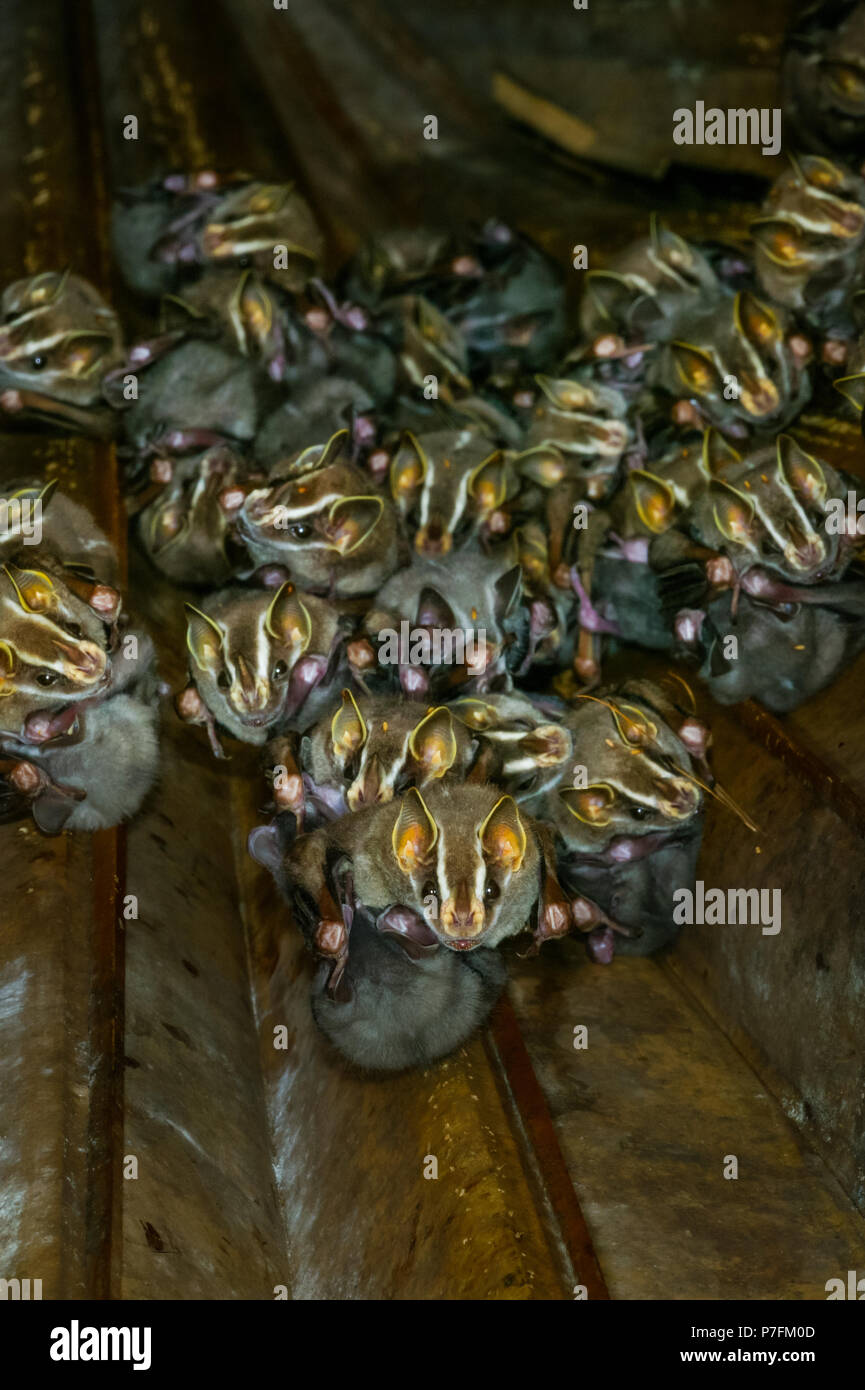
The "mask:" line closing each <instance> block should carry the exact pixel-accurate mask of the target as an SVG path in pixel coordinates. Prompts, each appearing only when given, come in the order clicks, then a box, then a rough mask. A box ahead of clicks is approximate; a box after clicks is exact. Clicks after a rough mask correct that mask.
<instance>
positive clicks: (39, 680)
mask: <svg viewBox="0 0 865 1390" xmlns="http://www.w3.org/2000/svg"><path fill="white" fill-rule="evenodd" d="M59 679H60V675H59V673H58V672H57V671H37V672H36V684H37V685H43V686H47V685H56V683H57V681H59Z"/></svg>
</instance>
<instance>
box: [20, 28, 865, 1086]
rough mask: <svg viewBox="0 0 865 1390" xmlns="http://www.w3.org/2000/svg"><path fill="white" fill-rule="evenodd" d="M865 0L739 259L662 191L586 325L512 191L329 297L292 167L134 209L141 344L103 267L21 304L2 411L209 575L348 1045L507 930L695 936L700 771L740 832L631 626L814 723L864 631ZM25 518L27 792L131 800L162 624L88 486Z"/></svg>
mask: <svg viewBox="0 0 865 1390" xmlns="http://www.w3.org/2000/svg"><path fill="white" fill-rule="evenodd" d="M842 8H843V7H842ZM849 8H850V7H847V9H848V10H849ZM862 9H863V7H861V6H860V7H855V8H854V11H853V12H852V13H853V19H855V17H856V15H859V20H857V21H856V23H854V22H853V19H850V20H849V21H845V24H844V25H842V26H841V27H840V28H838V29H837V30H836V29H834V28H833V29H832V31H831V32H826V31H824V30H822V29H821V28H820V25H819V23H818V22H817V21H812V20H808V21H807V22H806V23H804V24H803V26H802V28H801V30H800V32H799V33H798V34H797V35H796V36H795V41H794V43H793V45H792V47H791V50H790V54H789V57H788V64H787V69H786V81H787V84H788V90H789V94H790V95H791V100H792V102H793V104H794V110H795V113H796V116H797V119H798V135H797V138H798V141H799V145H798V148H799V149H800V150H802V151H803V152H802V153H800V154H798V155H796V156H795V157H793V156H791V157H790V165H791V167H790V168H789V169H788V170H787V171H786V172H785V173H783V174H782V175H781V176H780V177H779V178H777V179H776V181H775V183H774V184H773V185H772V187H771V188H770V190H769V193H768V196H767V198H766V202H765V206H764V208H763V210H762V212H761V214H760V215H759V217H758V218H757V219H756V221H755V222H754V223H753V226H752V229H751V239H750V242H749V244H748V246H747V248H741V247H728V246H724V245H720V244H711V245H696V244H690V243H689V242H687V241H686V240H684V239H683V238H682V237H681V236H679V235H677V234H676V233H675V232H673V231H672V230H670V228H668V227H666V226H665V225H663V224H662V223H661V222H660V221H658V220H657V219H653V221H652V224H651V226H650V227H649V229H648V234H647V235H646V236H645V237H644V238H643V239H641V240H639V241H636V242H634V243H632V244H631V245H630V246H628V247H627V248H626V249H625V250H624V251H623V252H622V253H621V254H620V255H618V256H617V257H615V258H614V259H613V260H611V261H610V262H609V263H608V264H606V265H605V267H604V268H603V269H590V270H589V271H588V272H587V274H586V275H585V283H584V293H583V296H582V302H581V308H580V312H579V320H578V323H577V324H574V323H571V322H569V321H568V317H567V315H566V312H565V293H564V276H563V274H562V273H561V272H560V269H559V268H558V267H557V266H556V265H554V264H553V263H552V262H551V261H550V259H549V258H548V257H547V256H546V255H545V254H543V253H542V252H541V251H540V250H539V249H538V247H537V246H535V245H534V244H533V243H532V242H531V241H530V240H529V239H528V238H526V237H525V236H523V235H521V234H520V233H518V232H516V231H514V230H512V229H511V228H509V227H507V226H505V225H503V224H502V223H500V222H498V221H494V220H491V221H488V222H486V223H485V224H484V225H482V226H480V227H477V228H474V229H472V230H470V231H468V232H466V233H465V234H459V233H452V232H438V231H436V230H430V229H420V230H418V229H414V230H396V231H393V232H390V233H388V234H387V235H384V236H382V237H380V238H378V239H377V240H375V241H373V242H372V243H371V244H368V245H366V246H364V247H363V248H362V249H361V250H360V251H359V252H358V254H357V255H356V256H355V258H354V259H353V260H352V261H351V263H350V264H348V265H347V266H346V267H344V269H343V270H342V272H341V273H340V275H339V276H338V277H337V278H336V280H335V281H334V282H333V283H331V284H326V283H325V282H324V281H323V280H322V279H321V278H320V276H319V266H320V262H321V258H322V252H323V245H322V238H321V236H320V234H319V231H318V229H317V227H316V224H315V221H314V219H313V216H312V213H311V211H310V209H309V207H308V206H307V204H306V202H305V201H304V200H303V198H302V197H301V196H300V195H299V194H298V193H297V191H296V190H295V189H294V188H293V187H291V186H290V185H284V186H283V185H280V186H275V185H271V184H265V183H262V182H259V181H256V180H255V179H252V178H250V177H248V176H236V177H235V176H224V175H217V174H216V173H214V172H211V171H202V172H198V173H190V174H179V173H177V174H170V175H169V176H167V177H165V178H163V179H161V180H160V181H157V182H155V183H154V184H152V185H151V186H148V187H143V188H138V189H134V190H128V191H126V192H124V193H123V194H122V195H120V196H119V197H118V201H117V205H116V209H115V219H114V229H113V239H114V247H115V254H116V258H117V262H118V264H119V267H120V270H121V272H122V274H123V276H124V278H125V279H126V281H127V282H128V284H129V286H130V287H131V288H132V289H133V290H134V291H136V292H138V293H139V294H140V295H142V296H143V297H145V299H148V300H149V301H150V302H151V303H152V304H153V306H154V313H155V314H157V313H158V321H155V323H154V331H153V334H152V336H151V337H149V338H148V339H147V340H146V341H141V342H137V343H135V344H133V345H131V346H128V345H127V344H126V343H125V342H124V339H123V335H122V333H121V328H120V325H119V322H118V319H117V317H116V316H115V314H114V313H113V311H112V309H111V308H110V307H109V305H108V304H106V303H105V301H104V299H103V298H102V296H101V295H100V294H99V293H98V292H97V291H96V290H95V289H94V288H93V287H92V286H91V285H89V284H87V283H86V282H85V281H83V280H81V279H80V278H78V277H77V276H76V275H75V274H74V273H68V272H64V273H59V272H54V271H46V272H45V273H43V274H39V275H36V276H35V277H32V278H30V279H26V280H20V281H18V282H16V283H14V284H12V285H10V286H9V287H8V288H7V289H6V290H5V292H4V294H3V297H2V316H3V324H2V328H0V417H5V419H6V420H7V421H8V422H10V423H18V422H22V421H23V422H26V423H29V424H31V425H35V426H41V427H45V426H50V427H52V428H53V429H54V430H55V431H61V432H65V433H75V432H78V433H85V434H89V435H92V436H96V437H102V438H108V437H112V436H116V437H117V439H118V451H119V455H120V457H121V459H122V463H123V469H124V476H125V480H126V487H127V491H128V497H129V506H130V511H131V512H132V513H133V515H134V518H135V520H134V525H135V530H136V533H137V539H138V542H139V543H140V545H141V546H142V547H143V549H144V551H145V552H146V553H147V555H148V556H149V558H150V560H151V561H152V563H153V565H154V566H156V568H157V569H158V570H160V571H162V573H163V574H164V575H166V576H167V577H168V578H169V579H170V580H171V581H173V582H175V583H177V584H179V585H183V586H186V587H188V586H194V588H195V590H196V594H195V598H194V602H190V603H187V605H186V613H187V619H188V626H187V645H188V655H189V682H188V684H187V685H186V686H185V688H184V689H182V690H181V691H179V692H177V694H176V701H175V702H176V709H177V712H178V714H179V715H180V717H181V718H182V719H183V720H185V721H187V722H188V723H190V724H197V725H200V726H201V727H202V729H203V730H204V731H205V732H206V736H207V738H208V739H209V742H210V745H211V747H212V749H213V752H214V754H215V755H216V756H217V757H221V756H223V745H222V740H223V739H226V738H229V739H237V740H241V741H243V742H246V743H250V744H254V745H256V746H258V747H259V748H260V749H261V757H262V768H263V773H262V776H263V777H264V776H265V775H266V776H267V777H268V779H269V783H270V791H269V793H268V794H269V796H270V798H271V812H272V813H271V817H270V820H269V823H267V824H265V825H262V826H259V827H258V828H257V829H255V830H254V831H253V832H252V834H251V835H250V839H249V849H250V852H251V853H252V855H253V856H254V857H255V859H256V860H257V861H258V862H259V863H261V864H262V865H264V866H266V867H267V869H268V870H269V871H270V872H271V873H272V875H273V877H274V879H275V882H276V884H277V886H278V888H279V889H280V891H281V893H282V894H283V895H284V897H285V899H286V901H287V903H288V904H289V905H290V908H291V920H292V921H293V923H294V925H295V926H296V927H298V928H299V929H300V930H301V931H302V932H303V935H304V937H305V939H306V942H307V944H308V946H309V948H310V951H311V952H312V953H313V954H314V956H315V958H316V961H317V975H316V978H315V982H314V985H313V992H312V1009H313V1014H314V1017H315V1019H316V1022H317V1023H318V1025H319V1026H320V1027H321V1029H322V1030H323V1031H324V1033H325V1034H326V1035H327V1037H328V1038H329V1039H330V1040H331V1042H332V1043H333V1044H334V1045H335V1046H336V1048H338V1049H339V1050H340V1051H341V1052H342V1053H343V1055H344V1056H345V1057H346V1058H348V1059H349V1060H351V1061H352V1062H354V1063H356V1064H358V1065H361V1066H363V1067H367V1068H372V1069H397V1068H403V1067H407V1066H412V1065H422V1064H425V1063H428V1062H430V1061H432V1060H434V1059H435V1058H437V1057H440V1056H442V1055H444V1054H446V1053H447V1052H449V1051H450V1050H452V1049H453V1048H454V1047H456V1046H458V1045H459V1044H460V1043H461V1042H462V1041H463V1040H464V1039H465V1038H466V1037H467V1036H468V1035H469V1034H470V1033H471V1031H472V1030H473V1029H474V1028H475V1027H476V1026H477V1025H478V1024H479V1023H481V1022H482V1021H483V1020H484V1018H485V1017H486V1016H487V1014H488V1013H489V1010H490V1009H491V1007H492V1005H493V1003H494V1001H495V1000H496V998H497V996H498V994H499V992H500V991H501V989H502V987H503V984H504V979H505V969H504V965H503V963H502V958H501V956H500V955H499V954H498V953H497V949H496V948H497V947H498V946H499V945H500V944H501V943H502V942H504V941H505V940H506V939H507V938H510V937H516V936H518V935H520V934H521V933H527V935H526V938H525V940H526V942H527V943H528V950H529V952H530V953H535V952H537V951H538V950H539V949H540V947H541V946H542V945H543V943H544V942H545V941H547V940H548V939H551V938H558V937H562V936H563V935H565V934H567V933H569V932H572V933H580V934H582V936H583V938H584V940H585V943H586V947H587V950H588V952H589V955H590V956H591V957H592V958H593V959H594V960H595V961H598V962H608V961H610V960H611V959H612V957H613V954H614V952H616V951H619V952H624V953H626V954H627V953H629V952H630V953H648V952H652V951H655V950H657V949H659V948H661V947H663V946H665V945H666V944H668V943H669V942H670V941H671V940H672V939H673V938H674V936H675V933H676V932H677V931H678V930H679V928H678V927H677V926H676V924H675V922H674V919H673V891H674V889H675V888H676V887H679V886H681V885H683V884H686V885H687V884H691V883H692V882H693V880H694V875H695V869H696V859H697V852H698V849H699V844H700V836H701V829H702V819H703V812H704V806H705V800H706V797H707V796H709V795H712V796H715V797H716V798H718V799H719V800H720V801H721V802H722V803H724V804H725V805H727V806H728V808H729V809H730V810H732V811H734V812H737V813H738V814H740V815H741V816H742V818H743V819H744V820H745V822H746V824H750V822H749V821H748V819H747V817H746V816H745V814H744V812H739V809H738V808H737V807H735V805H734V804H733V803H732V801H731V799H730V798H729V797H728V796H727V794H726V793H725V792H724V791H723V789H722V788H721V787H719V786H718V785H716V783H715V781H714V779H713V775H712V772H711V769H710V767H709V763H708V748H709V744H710V734H709V730H708V728H707V727H706V726H705V724H704V723H703V722H702V721H701V720H700V719H699V718H697V717H696V714H695V712H694V710H695V706H694V703H693V698H692V696H691V692H690V687H689V685H688V683H687V681H686V680H685V679H684V678H683V677H679V676H676V675H675V674H671V675H670V677H669V678H668V679H667V680H666V681H665V683H664V685H663V687H661V686H658V685H655V684H653V683H650V682H649V681H646V680H644V679H639V678H636V677H634V676H631V677H630V678H626V679H624V680H620V681H619V682H618V683H617V684H614V685H611V684H610V683H609V681H608V680H606V679H605V676H604V667H605V663H606V661H607V657H608V655H609V653H610V651H611V650H612V649H614V648H616V649H622V648H623V649H625V650H627V649H630V648H633V647H643V648H651V649H654V650H656V651H659V652H662V653H666V654H667V656H668V658H669V659H670V662H671V663H672V664H673V665H675V663H676V662H679V663H683V668H682V669H685V668H686V667H690V669H691V671H693V672H695V673H697V675H698V678H699V679H700V680H702V682H703V683H704V684H705V685H706V686H707V687H708V689H709V691H710V692H711V694H712V695H713V696H714V698H715V699H716V700H718V701H720V702H722V703H732V702H736V701H741V700H745V699H747V698H750V697H756V698H757V699H759V700H760V701H761V702H762V703H763V704H764V705H766V706H767V707H768V708H769V709H771V710H774V711H776V712H782V713H783V712H786V711H789V710H792V709H794V708H795V707H796V706H797V705H799V704H800V703H801V702H802V701H803V700H806V699H808V698H809V697H810V696H812V695H813V694H814V693H815V692H816V691H818V690H820V689H821V688H823V687H824V686H826V685H827V684H828V683H829V682H830V681H831V680H832V679H833V678H834V677H835V676H836V675H837V673H838V672H839V671H840V670H841V669H842V668H843V667H844V666H845V665H846V664H847V663H849V662H850V661H851V659H852V658H853V657H854V656H855V655H856V654H857V653H858V652H859V651H860V650H861V649H862V647H863V646H865V573H863V565H862V558H863V555H862V544H863V543H862V540H861V533H860V531H859V529H858V525H857V520H856V509H855V507H854V508H853V510H852V513H851V511H850V509H849V506H848V494H849V493H850V492H853V493H855V482H854V480H853V479H851V478H849V477H846V476H845V475H843V474H842V473H840V472H839V471H838V470H837V469H836V468H835V467H833V466H832V465H831V464H830V463H829V462H828V461H827V460H826V459H822V458H819V457H815V456H813V455H812V454H811V453H809V452H808V451H807V450H806V449H805V448H804V447H803V445H802V444H801V443H800V442H799V441H798V439H797V417H798V416H799V415H800V413H801V411H802V409H803V407H805V406H806V404H807V403H808V401H809V400H810V399H811V397H812V394H813V393H814V391H815V390H817V389H824V390H825V389H826V388H828V387H829V386H830V385H834V387H835V388H837V397H836V399H837V408H838V411H839V413H844V412H846V413H848V414H849V412H850V411H851V409H859V410H861V408H862V406H863V404H865V336H863V337H861V338H860V337H859V330H860V328H862V327H865V317H863V307H865V180H863V177H862V176H861V174H860V173H859V172H858V171H857V170H856V169H855V168H854V167H853V166H852V164H848V163H847V162H846V160H847V159H848V158H849V157H850V154H849V152H850V150H851V149H853V148H856V146H857V142H858V144H859V146H860V147H861V144H862V135H863V127H865V19H862V18H861V15H862ZM857 24H858V27H857ZM839 44H840V45H841V48H840V49H839ZM808 150H810V151H811V152H810V153H809V152H805V151H808ZM157 306H158V307H157ZM0 512H2V517H0V519H2V521H3V525H2V527H0V807H2V815H3V817H4V818H5V819H7V820H8V819H14V818H17V817H20V816H21V815H24V814H32V816H33V818H34V820H35V822H36V824H37V825H38V826H39V828H40V829H41V830H42V831H44V832H45V833H48V834H56V833H59V832H60V831H62V830H92V829H97V828H100V827H105V826H110V825H114V824H117V823H118V822H119V821H120V820H122V819H124V818H126V817H129V816H131V815H133V814H134V813H135V812H136V810H137V809H138V807H139V806H140V804H141V802H142V800H143V798H144V797H145V795H146V793H147V792H148V790H149V789H150V787H151V786H152V784H153V782H154V780H155V778H156V775H157V770H158V743H157V731H156V730H157V722H158V721H157V706H158V692H159V687H158V683H157V678H156V669H155V656H154V649H153V646H152V643H151V641H150V639H149V638H148V637H147V635H146V634H145V633H143V632H140V631H136V630H135V628H134V626H133V625H131V624H130V622H129V620H128V618H127V616H126V614H125V612H124V609H123V603H122V598H121V595H120V593H119V591H118V589H117V587H116V582H117V573H116V562H115V557H114V555H113V554H112V551H111V547H110V545H109V543H108V541H107V540H106V538H105V536H104V535H102V533H101V532H100V531H99V529H98V528H97V527H96V526H95V524H94V522H93V520H92V519H91V517H90V516H89V515H88V514H87V513H86V511H85V510H84V509H83V508H82V507H81V506H79V505H78V504H77V503H75V502H73V501H72V500H71V499H70V498H69V497H67V496H64V495H62V494H60V493H57V492H56V491H52V488H51V486H50V485H49V486H45V485H44V484H43V483H39V482H35V481H34V480H32V479H29V478H22V479H20V480H18V481H17V482H15V483H14V484H11V485H9V486H7V487H6V489H5V492H4V496H3V498H2V508H0ZM842 512H843V515H844V516H845V517H846V520H845V521H843V522H842V523H841V524H839V525H835V526H832V525H829V524H828V521H829V519H830V518H831V517H837V516H838V515H842ZM34 515H38V516H39V517H40V518H41V524H40V527H39V530H38V535H37V534H36V533H34V532H33V531H32V528H31V530H29V531H28V521H29V520H32V518H33V516H34ZM863 530H865V523H863ZM397 637H399V640H397ZM457 639H460V640H457ZM731 639H732V640H731ZM554 692H555V693H554ZM752 828H753V827H752Z"/></svg>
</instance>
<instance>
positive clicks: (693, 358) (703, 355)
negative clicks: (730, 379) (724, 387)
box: [670, 340, 720, 396]
mask: <svg viewBox="0 0 865 1390" xmlns="http://www.w3.org/2000/svg"><path fill="white" fill-rule="evenodd" d="M670 352H671V353H672V355H673V361H674V363H675V365H676V371H677V372H678V373H679V376H680V378H681V380H682V382H683V383H684V385H685V386H686V387H687V388H688V390H689V391H693V392H694V393H695V394H696V395H698V396H706V395H708V394H709V392H710V391H716V390H717V389H718V387H719V385H720V377H719V375H718V368H717V367H716V366H715V363H714V362H713V361H712V359H711V357H710V356H709V354H708V353H707V352H704V351H703V349H702V348H698V347H694V345H693V344H692V343H684V342H680V341H678V340H677V341H675V342H672V343H670Z"/></svg>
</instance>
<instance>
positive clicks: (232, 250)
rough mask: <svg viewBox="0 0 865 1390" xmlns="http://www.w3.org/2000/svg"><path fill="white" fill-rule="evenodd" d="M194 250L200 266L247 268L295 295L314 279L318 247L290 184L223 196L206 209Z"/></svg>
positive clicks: (307, 212)
mask: <svg viewBox="0 0 865 1390" xmlns="http://www.w3.org/2000/svg"><path fill="white" fill-rule="evenodd" d="M198 248H199V252H200V256H201V261H202V263H203V264H205V265H219V266H225V265H235V266H240V267H241V268H244V267H247V266H250V267H252V268H253V269H255V270H257V271H258V272H259V273H260V274H262V275H263V276H265V277H266V278H267V279H269V280H273V281H274V282H275V283H277V284H279V285H281V286H282V287H283V288H284V289H287V290H292V291H297V290H301V289H303V287H304V285H305V284H306V282H307V281H308V280H309V279H310V277H311V276H312V275H314V274H315V273H316V270H317V267H318V263H319V260H320V257H321V253H322V249H323V242H322V237H321V233H320V231H319V230H318V227H317V226H316V223H315V219H314V218H313V215H312V212H311V211H310V208H309V204H308V203H307V202H306V201H305V199H303V198H302V197H301V196H300V194H299V193H297V192H296V191H295V190H294V188H293V187H292V185H291V184H266V183H257V182H253V183H248V184H245V185H243V186H241V187H238V188H233V189H228V190H226V191H225V192H224V194H223V195H222V196H221V197H219V198H218V199H217V201H216V202H215V203H214V204H213V205H212V206H210V207H208V208H207V210H206V216H205V218H204V220H203V224H202V227H201V232H200V238H199V241H198ZM281 248H282V251H283V254H282V257H281V260H280V259H279V253H280V249H281Z"/></svg>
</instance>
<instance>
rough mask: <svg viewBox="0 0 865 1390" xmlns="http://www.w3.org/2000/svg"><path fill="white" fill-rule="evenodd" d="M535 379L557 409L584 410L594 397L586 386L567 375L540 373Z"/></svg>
mask: <svg viewBox="0 0 865 1390" xmlns="http://www.w3.org/2000/svg"><path fill="white" fill-rule="evenodd" d="M535 381H536V382H537V383H538V385H539V386H540V388H541V390H542V391H543V393H544V395H545V396H546V398H547V400H548V401H549V402H550V403H551V404H552V405H554V406H555V407H556V409H557V410H586V409H588V408H589V407H590V406H591V405H592V404H593V402H594V399H595V397H594V393H593V392H592V391H590V390H589V388H588V387H586V386H581V385H580V383H579V382H578V381H571V380H569V378H568V377H552V376H543V375H540V376H536V377H535Z"/></svg>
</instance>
